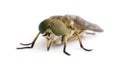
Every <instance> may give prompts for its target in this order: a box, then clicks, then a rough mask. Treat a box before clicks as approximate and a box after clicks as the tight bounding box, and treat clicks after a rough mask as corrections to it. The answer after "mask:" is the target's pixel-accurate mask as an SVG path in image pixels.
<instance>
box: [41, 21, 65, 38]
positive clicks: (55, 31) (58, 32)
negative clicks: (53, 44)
mask: <svg viewBox="0 0 120 72" xmlns="http://www.w3.org/2000/svg"><path fill="white" fill-rule="evenodd" d="M39 31H40V33H41V34H43V35H44V36H47V37H48V38H53V37H54V36H62V35H65V34H66V33H67V27H66V26H65V24H64V23H63V22H62V21H61V20H58V19H45V20H44V21H42V22H41V23H40V25H39Z"/></svg>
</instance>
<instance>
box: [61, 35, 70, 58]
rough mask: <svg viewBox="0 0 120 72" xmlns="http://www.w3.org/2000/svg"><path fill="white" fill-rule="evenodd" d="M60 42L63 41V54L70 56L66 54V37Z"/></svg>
mask: <svg viewBox="0 0 120 72" xmlns="http://www.w3.org/2000/svg"><path fill="white" fill-rule="evenodd" d="M62 41H63V44H64V48H63V52H64V53H65V54H66V55H68V56H70V55H71V54H69V53H68V52H66V44H67V36H65V35H63V37H62Z"/></svg>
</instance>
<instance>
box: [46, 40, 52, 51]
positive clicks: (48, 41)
mask: <svg viewBox="0 0 120 72" xmlns="http://www.w3.org/2000/svg"><path fill="white" fill-rule="evenodd" d="M51 43H52V41H51V40H49V39H47V51H49V50H50V46H51Z"/></svg>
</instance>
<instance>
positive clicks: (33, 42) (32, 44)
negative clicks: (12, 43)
mask: <svg viewBox="0 0 120 72" xmlns="http://www.w3.org/2000/svg"><path fill="white" fill-rule="evenodd" d="M39 35H40V32H39V33H38V34H37V35H36V37H35V38H34V40H33V41H32V43H28V44H23V43H20V44H21V45H24V46H26V45H31V46H30V47H21V48H17V49H29V48H33V46H34V44H35V42H36V40H37V38H38V36H39Z"/></svg>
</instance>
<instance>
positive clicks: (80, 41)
mask: <svg viewBox="0 0 120 72" xmlns="http://www.w3.org/2000/svg"><path fill="white" fill-rule="evenodd" d="M75 34H76V35H77V37H78V40H79V43H80V46H81V48H82V49H84V50H85V51H92V49H86V48H84V47H83V45H82V40H81V38H80V36H79V34H78V33H77V32H76V33H75Z"/></svg>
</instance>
